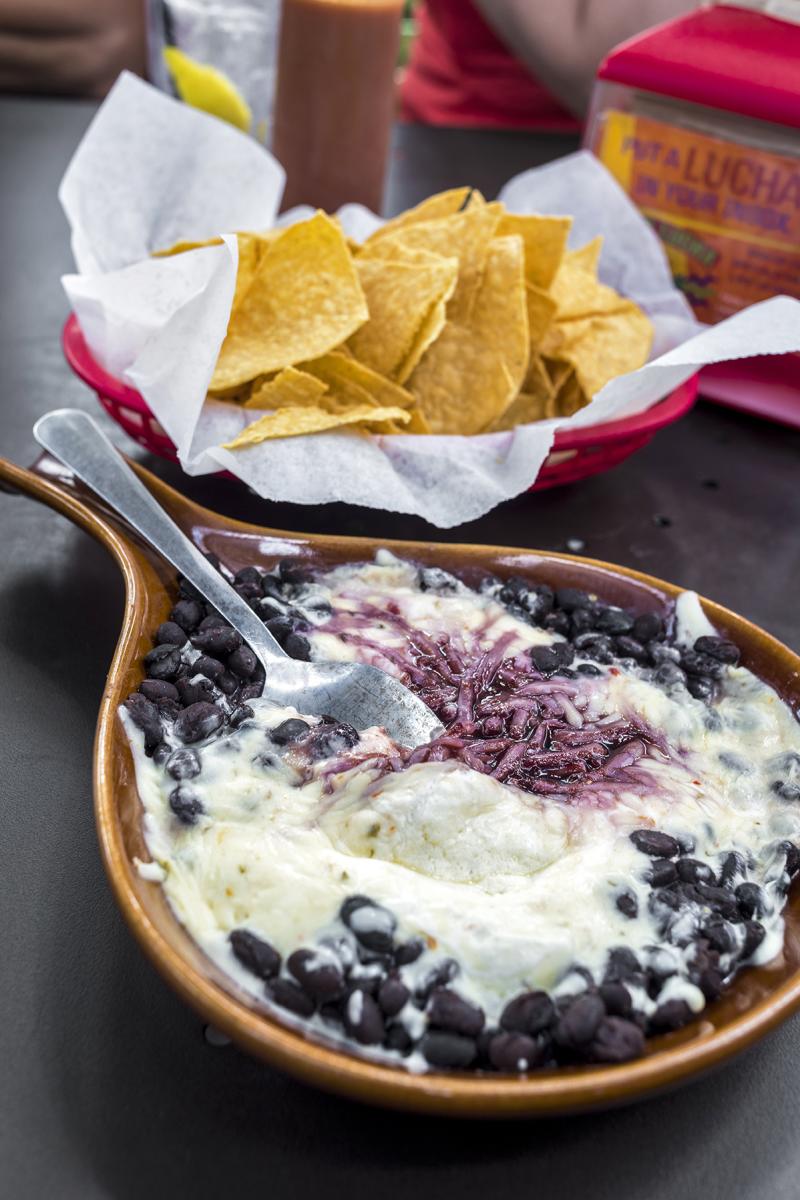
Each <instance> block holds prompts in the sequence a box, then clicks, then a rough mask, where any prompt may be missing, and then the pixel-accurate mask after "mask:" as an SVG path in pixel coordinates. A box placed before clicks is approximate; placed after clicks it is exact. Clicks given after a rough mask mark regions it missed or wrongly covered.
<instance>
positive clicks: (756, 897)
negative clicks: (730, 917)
mask: <svg viewBox="0 0 800 1200" xmlns="http://www.w3.org/2000/svg"><path fill="white" fill-rule="evenodd" d="M734 895H735V896H736V903H737V904H738V905H739V911H740V912H741V914H742V916H743V917H747V918H749V917H763V915H764V913H765V912H766V911H767V904H766V900H767V898H766V896H765V895H764V891H763V889H762V888H760V887H759V886H758V884H757V883H749V882H747V881H745V882H744V883H740V884H739V886H738V887H737V888H736V891H735V892H734Z"/></svg>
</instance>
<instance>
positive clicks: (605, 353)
mask: <svg viewBox="0 0 800 1200" xmlns="http://www.w3.org/2000/svg"><path fill="white" fill-rule="evenodd" d="M560 328H561V331H562V333H563V335H564V340H563V342H562V344H561V347H560V349H559V357H560V358H562V359H564V360H565V361H566V362H569V363H571V364H572V366H574V368H575V374H576V376H577V379H578V382H579V383H580V386H581V388H582V389H583V391H584V393H585V394H586V396H587V397H589V398H591V397H592V396H594V395H596V393H597V392H599V391H600V389H601V387H603V386H604V385H605V384H606V383H608V382H609V380H611V379H616V377H617V376H618V375H625V374H627V372H628V371H635V370H637V369H638V368H639V367H641V366H644V364H645V363H646V362H647V358H648V355H649V353H650V347H651V344H652V340H653V326H652V325H651V323H650V321H649V320H648V318H647V317H646V316H645V314H644V313H643V312H642V311H641V309H640V308H639V307H638V305H636V304H634V303H633V301H632V300H626V301H624V303H623V307H622V308H621V309H620V310H619V311H617V312H612V313H602V314H598V315H596V316H592V317H587V318H584V319H582V320H576V321H565V322H563V324H562V325H561V326H560Z"/></svg>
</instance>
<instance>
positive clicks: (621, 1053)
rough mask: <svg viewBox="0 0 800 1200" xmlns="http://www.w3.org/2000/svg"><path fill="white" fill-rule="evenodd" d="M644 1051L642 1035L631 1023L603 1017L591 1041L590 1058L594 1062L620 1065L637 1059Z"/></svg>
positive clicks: (637, 1027) (617, 1018) (619, 1018)
mask: <svg viewBox="0 0 800 1200" xmlns="http://www.w3.org/2000/svg"><path fill="white" fill-rule="evenodd" d="M643 1050H644V1034H643V1032H642V1030H641V1029H640V1028H639V1026H638V1025H634V1023H633V1021H626V1020H624V1019H623V1018H622V1017H603V1019H602V1021H601V1022H600V1024H599V1025H598V1027H597V1032H596V1033H595V1035H594V1037H593V1039H592V1045H591V1049H590V1057H591V1058H593V1059H594V1061H595V1062H608V1063H621V1062H628V1061H629V1060H630V1059H632V1058H638V1057H639V1055H640V1054H641V1053H642V1051H643Z"/></svg>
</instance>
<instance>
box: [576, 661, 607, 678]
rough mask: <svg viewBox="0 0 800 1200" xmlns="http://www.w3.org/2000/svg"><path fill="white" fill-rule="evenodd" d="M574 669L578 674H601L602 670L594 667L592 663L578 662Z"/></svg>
mask: <svg viewBox="0 0 800 1200" xmlns="http://www.w3.org/2000/svg"><path fill="white" fill-rule="evenodd" d="M575 670H576V671H577V672H578V674H579V675H602V674H603V672H602V671H601V670H600V668H599V667H595V666H594V665H593V664H592V663H578V665H577V667H576V668H575Z"/></svg>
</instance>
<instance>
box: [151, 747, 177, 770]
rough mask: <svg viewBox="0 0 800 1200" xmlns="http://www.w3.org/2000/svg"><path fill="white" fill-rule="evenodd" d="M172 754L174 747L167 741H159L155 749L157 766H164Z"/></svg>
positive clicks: (154, 757) (154, 755)
mask: <svg viewBox="0 0 800 1200" xmlns="http://www.w3.org/2000/svg"><path fill="white" fill-rule="evenodd" d="M170 754H172V747H171V746H169V745H167V743H166V742H159V743H158V745H157V746H156V748H155V750H154V751H153V762H154V763H156V764H157V766H159V767H163V765H164V763H165V762H166V761H167V759H168V758H169V756H170Z"/></svg>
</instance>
